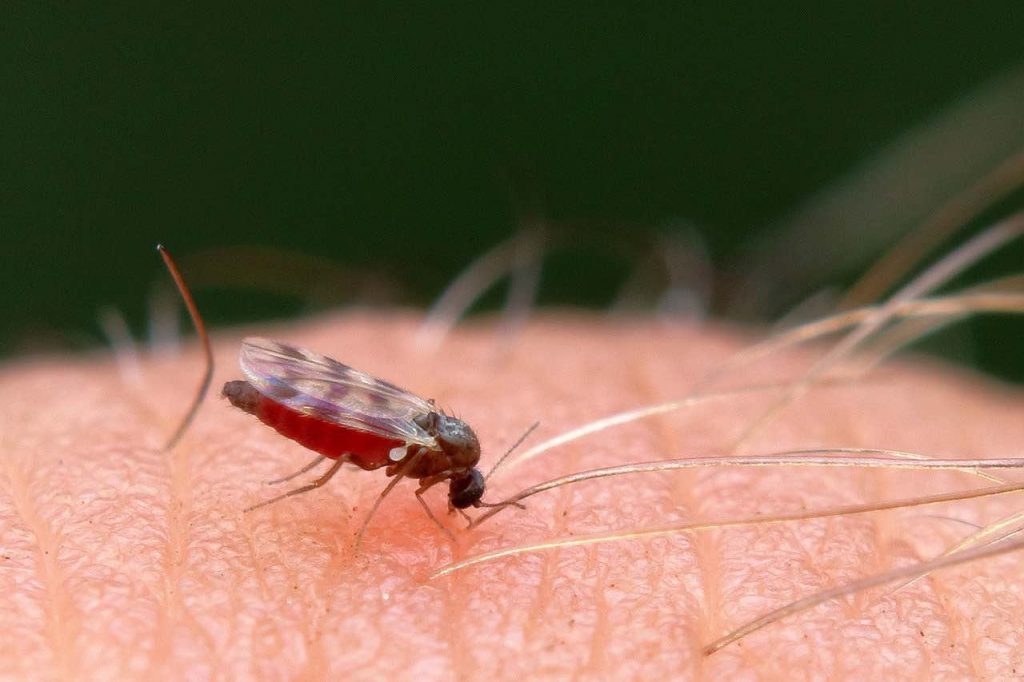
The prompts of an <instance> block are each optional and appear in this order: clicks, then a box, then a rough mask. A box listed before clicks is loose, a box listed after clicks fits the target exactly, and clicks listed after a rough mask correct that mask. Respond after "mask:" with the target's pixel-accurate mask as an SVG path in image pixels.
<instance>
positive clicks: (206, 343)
mask: <svg viewBox="0 0 1024 682" xmlns="http://www.w3.org/2000/svg"><path fill="white" fill-rule="evenodd" d="M156 250H157V251H158V252H159V253H160V257H161V258H163V259H164V265H166V266H167V271H168V272H170V273H171V278H172V279H173V280H174V284H175V286H177V287H178V292H179V293H180V294H181V298H182V300H183V301H185V307H186V308H187V309H188V314H189V316H191V317H192V324H194V325H195V327H196V333H197V334H198V335H199V343H200V344H201V345H202V347H203V354H204V355H205V356H206V371H205V372H203V380H202V381H201V382H200V384H199V390H197V391H196V397H195V398H194V399H193V400H192V406H191V407H189V409H188V412H187V413H186V414H185V417H184V418H183V419H182V420H181V423H180V424H179V425H178V428H177V429H175V430H174V434H173V435H171V437H170V439H168V441H167V444H166V445H165V446H164V450H170V449H171V448H173V447H174V446H175V445H177V444H178V441H179V440H181V437H182V436H183V435H185V431H187V430H188V427H189V425H190V424H191V423H192V420H193V419H195V416H196V412H198V411H199V405H200V404H201V403H202V402H203V398H204V397H206V392H207V390H209V388H210V380H211V379H212V378H213V347H212V346H211V345H210V336H209V335H208V334H207V333H206V324H204V323H203V318H202V317H201V316H200V315H199V308H197V307H196V302H195V300H194V299H193V298H192V292H190V291H189V290H188V285H186V284H185V278H184V277H182V276H181V271H180V270H178V264H177V263H175V262H174V259H173V258H172V257H171V253H170V252H169V251H168V250H167V249H166V248H164V245H163V244H157V245H156Z"/></svg>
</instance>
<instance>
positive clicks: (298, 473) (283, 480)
mask: <svg viewBox="0 0 1024 682" xmlns="http://www.w3.org/2000/svg"><path fill="white" fill-rule="evenodd" d="M325 459H327V458H326V457H324V456H323V455H320V456H319V457H317V458H316V459H314V460H313V461H312V462H310V463H309V464H307V465H306V466H304V467H302V468H301V469H299V470H298V471H296V472H295V473H294V474H291V475H290V476H285V477H284V478H275V479H274V480H273V481H267V482H266V483H264V485H277V484H278V483H287V482H288V481H290V480H292V479H293V478H296V477H298V476H301V475H302V474H304V473H306V472H307V471H309V470H310V469H312V468H313V467H315V466H316V465H317V464H319V463H320V462H322V461H324V460H325Z"/></svg>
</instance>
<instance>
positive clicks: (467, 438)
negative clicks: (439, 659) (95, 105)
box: [433, 413, 480, 469]
mask: <svg viewBox="0 0 1024 682" xmlns="http://www.w3.org/2000/svg"><path fill="white" fill-rule="evenodd" d="M435 414H436V415H437V421H436V423H435V424H434V427H435V431H434V433H433V436H434V438H436V439H437V444H438V445H440V446H441V449H442V450H444V454H446V455H447V456H448V461H449V463H450V466H451V468H452V469H472V468H473V467H475V466H476V463H477V462H479V461H480V441H479V440H477V437H476V434H475V433H473V429H471V428H470V427H469V424H467V423H466V422H464V421H462V420H461V419H458V418H456V417H449V416H448V415H445V414H439V413H435Z"/></svg>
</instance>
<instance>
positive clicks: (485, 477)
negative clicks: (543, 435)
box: [484, 422, 540, 481]
mask: <svg viewBox="0 0 1024 682" xmlns="http://www.w3.org/2000/svg"><path fill="white" fill-rule="evenodd" d="M538 426H540V422H533V426H531V427H530V428H528V429H526V432H525V433H524V434H523V435H521V436H519V440H517V441H516V442H515V443H513V444H512V447H510V448H509V449H508V450H506V451H505V454H504V455H502V456H501V459H499V460H498V461H497V462H496V463H495V464H494V466H493V467H491V470H490V471H488V472H487V475H486V476H484V481H487V480H488V479H490V477H491V476H493V475H494V472H495V471H497V470H498V467H500V466H501V465H502V463H503V462H504V461H505V460H506V459H508V456H509V455H511V454H512V452H513V450H515V449H516V448H518V447H519V446H520V445H522V444H523V441H524V440H526V438H527V437H528V436H529V435H530V434H531V433H533V432H534V430H535V429H536V428H537V427H538Z"/></svg>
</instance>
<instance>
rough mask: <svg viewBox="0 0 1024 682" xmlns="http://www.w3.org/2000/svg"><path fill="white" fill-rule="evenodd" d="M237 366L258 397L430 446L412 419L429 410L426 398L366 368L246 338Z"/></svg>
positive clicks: (428, 437) (430, 441)
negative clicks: (257, 392) (354, 367)
mask: <svg viewBox="0 0 1024 682" xmlns="http://www.w3.org/2000/svg"><path fill="white" fill-rule="evenodd" d="M239 364H240V365H241V367H242V372H243V373H244V374H245V377H246V379H248V380H249V383H250V384H252V385H253V386H255V387H256V390H258V391H259V392H260V393H262V394H263V395H265V396H267V397H268V398H270V399H271V400H273V401H275V402H278V403H281V404H282V405H285V406H286V407H289V408H291V409H293V410H295V411H297V412H302V413H304V414H309V415H312V416H315V417H317V418H318V419H323V420H324V421H329V422H332V423H335V424H340V425H342V426H346V427H348V428H351V429H356V430H357V431H368V432H370V433H374V434H377V435H379V436H384V437H386V438H401V439H403V440H405V441H406V442H409V443H419V444H421V445H427V446H434V445H436V441H435V440H434V437H433V436H431V435H430V434H429V433H427V432H426V431H425V430H424V429H423V428H421V427H420V426H419V425H418V424H416V422H414V421H413V418H414V417H417V416H419V415H421V414H425V413H428V412H433V411H434V406H433V405H431V404H430V403H429V402H427V401H426V400H424V399H423V398H420V397H419V396H417V395H414V394H412V393H410V392H408V391H406V390H403V389H401V388H399V387H398V386H395V385H394V384H391V383H388V382H387V381H383V380H381V379H377V378H376V377H372V376H370V375H369V374H367V373H366V372H360V371H359V370H357V369H352V368H351V367H349V366H347V365H343V364H341V363H340V362H338V361H337V360H332V359H331V358H328V357H325V356H323V355H320V354H318V353H314V352H312V351H308V350H306V349H304V348H296V347H295V346H290V345H288V344H286V343H280V342H278V341H271V340H269V339H261V338H255V337H250V338H247V339H245V340H244V341H242V350H241V353H240V354H239Z"/></svg>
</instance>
